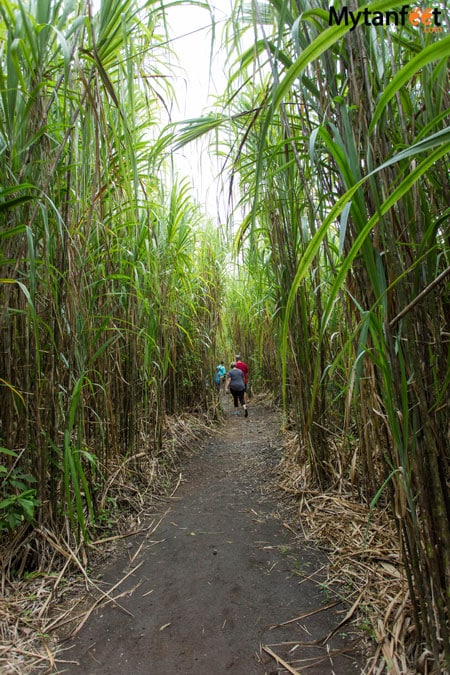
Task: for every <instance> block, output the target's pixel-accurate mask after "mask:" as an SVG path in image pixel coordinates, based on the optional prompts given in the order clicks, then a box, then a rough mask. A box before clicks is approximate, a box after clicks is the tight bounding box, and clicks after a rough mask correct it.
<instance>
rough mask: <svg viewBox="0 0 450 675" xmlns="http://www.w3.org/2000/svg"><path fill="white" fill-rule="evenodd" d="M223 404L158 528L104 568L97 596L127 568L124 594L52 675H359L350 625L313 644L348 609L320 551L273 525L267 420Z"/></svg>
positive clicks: (274, 447)
mask: <svg viewBox="0 0 450 675" xmlns="http://www.w3.org/2000/svg"><path fill="white" fill-rule="evenodd" d="M224 407H225V408H226V417H227V420H226V425H225V427H223V428H222V429H219V430H218V431H216V432H214V434H213V435H212V436H210V437H209V438H207V439H206V441H205V443H204V444H203V446H202V447H201V448H200V449H199V450H198V451H196V452H195V454H194V456H193V457H192V458H191V459H190V460H189V461H188V463H187V467H185V468H184V469H183V481H182V483H181V485H180V487H179V488H178V490H177V491H176V493H175V495H174V497H173V498H172V499H171V500H169V501H168V502H167V504H166V505H165V507H166V510H165V511H164V510H162V513H161V515H162V519H161V522H160V523H159V525H158V527H157V529H156V530H152V533H151V536H148V535H147V537H145V535H142V536H136V537H135V538H133V539H132V540H131V541H130V543H128V547H129V548H128V551H127V552H126V553H125V552H124V553H123V556H122V557H120V558H118V559H116V560H115V562H113V563H112V564H111V565H109V566H108V567H107V568H106V569H105V570H104V574H103V582H104V584H105V585H104V589H106V590H107V589H108V588H113V587H114V584H115V583H116V582H117V581H118V580H119V579H120V578H123V577H124V575H125V574H126V573H127V572H129V571H131V570H134V572H133V573H132V574H130V575H129V576H128V577H127V578H126V580H125V581H123V583H122V584H121V586H120V590H121V592H122V593H123V591H124V589H125V588H128V589H129V590H130V592H129V593H128V594H126V595H124V596H122V597H121V598H120V600H119V601H118V603H117V605H114V604H111V603H110V604H108V605H106V606H103V607H101V608H99V609H98V610H96V612H93V613H92V615H91V616H90V619H89V621H87V622H86V624H85V625H84V627H83V628H82V630H81V631H80V632H79V633H78V634H77V635H76V636H75V638H72V639H69V640H68V641H66V642H65V643H64V644H63V646H62V649H63V651H61V652H59V654H58V658H59V659H63V660H64V661H65V662H66V663H65V664H62V663H60V665H59V666H58V668H59V670H58V671H57V672H59V673H69V674H78V675H80V674H83V675H89V674H92V675H100V674H103V673H104V674H109V675H116V674H117V675H119V674H120V675H128V674H129V675H139V674H143V675H144V674H145V675H178V674H179V675H185V674H186V675H187V674H189V673H192V674H195V675H222V674H226V673H232V674H233V675H264V674H267V675H269V674H275V673H287V672H290V673H296V672H298V673H300V672H302V673H303V672H307V673H308V674H309V675H317V674H323V673H330V674H331V673H335V674H336V675H349V674H351V673H361V672H362V664H363V661H362V660H361V659H358V656H357V654H356V653H355V652H354V651H352V647H353V643H354V641H355V635H352V628H351V626H348V625H346V626H345V627H344V628H343V629H342V630H343V631H344V630H345V632H339V631H337V632H336V634H335V635H334V636H333V637H332V639H331V640H329V641H328V642H327V643H326V644H324V643H323V639H324V638H325V637H326V636H328V635H330V634H331V633H333V631H334V630H335V629H336V628H337V627H338V626H339V624H340V622H341V621H342V620H343V618H344V617H345V615H346V613H347V611H348V607H347V606H346V605H345V603H343V602H342V601H340V599H339V597H336V596H334V595H333V594H332V593H331V592H330V591H329V589H327V588H326V586H325V585H324V580H325V575H324V565H326V558H325V556H324V554H323V553H321V552H319V551H317V550H312V549H311V548H309V547H307V546H306V545H305V544H304V543H302V539H301V536H300V535H298V536H296V535H295V532H294V531H293V529H292V528H291V527H289V526H287V523H286V520H285V518H284V517H283V509H284V506H283V503H282V502H281V501H280V495H279V494H277V493H276V492H275V491H274V487H273V485H274V469H275V466H276V464H277V463H278V461H279V458H280V437H279V432H278V428H279V418H278V416H277V414H276V412H274V411H272V410H270V409H267V408H265V407H263V406H259V405H258V406H249V417H248V418H244V417H243V416H239V417H235V416H233V414H232V409H231V406H230V404H229V402H228V401H225V403H224ZM241 415H242V413H241ZM139 547H140V550H139ZM133 551H134V552H136V553H137V555H136V556H133ZM133 558H134V559H133ZM112 595H114V593H112ZM54 672H55V671H54Z"/></svg>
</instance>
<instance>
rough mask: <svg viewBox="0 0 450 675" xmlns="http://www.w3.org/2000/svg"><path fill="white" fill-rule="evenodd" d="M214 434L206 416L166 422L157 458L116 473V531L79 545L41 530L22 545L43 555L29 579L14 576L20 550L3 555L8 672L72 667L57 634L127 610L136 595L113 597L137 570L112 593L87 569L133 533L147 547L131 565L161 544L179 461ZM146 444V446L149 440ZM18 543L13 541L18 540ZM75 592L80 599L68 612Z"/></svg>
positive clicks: (0, 659) (4, 664) (0, 637)
mask: <svg viewBox="0 0 450 675" xmlns="http://www.w3.org/2000/svg"><path fill="white" fill-rule="evenodd" d="M210 433H211V428H210V426H208V421H207V420H206V418H205V419H199V418H198V417H195V416H193V415H187V414H184V415H182V416H181V417H179V418H167V426H166V431H165V435H164V444H163V451H162V452H161V453H159V454H158V455H157V456H156V457H153V456H150V455H147V454H146V453H139V454H138V455H135V456H134V457H129V458H127V460H125V461H123V462H121V463H120V465H118V466H117V467H116V469H115V470H114V469H112V474H113V475H114V482H111V481H109V483H108V490H107V491H106V489H105V492H104V496H105V500H106V497H108V498H109V499H111V500H112V501H115V503H117V505H118V509H117V512H116V513H115V514H112V516H111V522H110V523H109V526H110V527H113V528H114V530H115V531H116V533H115V534H113V535H108V536H104V537H99V538H97V539H95V540H94V541H91V542H90V543H89V544H86V543H85V544H78V545H76V544H73V543H71V542H70V538H69V536H68V533H67V531H65V532H61V531H60V532H53V531H50V530H49V529H47V528H45V527H41V528H39V529H35V530H34V531H32V532H30V534H29V535H28V536H27V538H26V543H25V544H22V545H23V546H27V547H34V548H36V550H37V551H38V552H39V561H40V569H39V570H36V571H33V572H32V573H30V574H28V575H27V576H26V577H25V578H18V577H13V576H12V574H11V573H10V570H11V569H12V568H13V567H16V565H15V564H13V556H14V555H15V554H16V553H17V550H13V549H10V548H8V547H7V546H5V547H4V548H3V549H2V550H0V561H1V570H2V578H1V583H2V589H3V592H2V596H1V597H0V642H1V645H0V672H1V673H4V674H5V675H16V674H17V675H27V673H32V672H37V671H38V670H39V671H41V670H45V671H49V670H50V669H52V668H54V667H56V666H57V665H60V664H63V663H66V662H65V661H64V660H63V659H61V658H59V653H58V655H55V652H56V637H53V636H54V635H55V631H56V630H61V629H62V628H64V631H65V632H71V634H75V633H76V632H78V631H79V630H80V629H81V627H82V626H83V625H84V623H85V622H86V621H87V620H88V618H89V616H90V615H91V614H92V612H93V611H94V609H95V608H96V607H98V606H99V605H101V604H106V603H109V602H115V603H116V604H118V605H119V607H120V608H121V609H122V610H124V608H123V607H121V606H120V604H119V603H118V600H119V599H120V598H121V597H122V596H123V595H124V594H125V593H129V592H130V591H125V592H124V593H119V594H117V595H114V596H113V595H112V593H113V592H114V590H115V589H116V588H117V587H118V586H120V584H122V583H123V581H125V579H126V578H127V576H129V574H131V573H132V572H129V573H128V574H127V575H125V576H124V577H123V578H122V579H121V580H120V581H119V582H118V583H117V584H116V585H115V586H114V587H113V588H110V589H108V590H107V591H105V590H103V589H102V588H100V586H99V584H97V583H96V582H95V581H94V580H93V579H92V578H91V577H90V576H89V575H88V573H87V571H86V568H87V566H88V564H89V565H90V566H93V567H95V566H98V565H100V564H101V563H102V561H103V560H104V559H105V558H106V557H110V555H111V553H114V550H115V548H114V547H116V546H117V544H118V543H120V541H122V540H123V539H125V538H127V537H129V536H132V535H136V534H139V533H144V532H145V533H146V534H145V542H142V543H141V545H140V547H138V549H137V551H136V552H135V553H134V555H133V556H132V557H131V562H133V561H134V560H135V559H136V556H137V554H138V552H139V550H141V548H142V547H143V546H147V545H153V544H155V543H159V542H154V541H152V540H151V537H152V535H153V534H154V532H155V531H156V530H157V529H158V527H159V524H160V523H161V520H162V519H163V517H164V515H161V502H163V503H164V502H167V500H170V499H173V495H174V494H175V492H176V490H177V489H178V487H179V485H180V483H181V475H180V472H179V462H180V457H181V456H182V455H184V456H186V455H189V454H191V453H192V448H193V447H195V444H196V442H198V440H199V439H200V438H204V437H205V435H207V434H210ZM143 446H144V447H145V446H146V443H145V442H143ZM157 503H158V507H157V508H156V507H155V506H154V505H155V504H157ZM113 516H114V521H113V520H112V518H113ZM103 531H104V530H103ZM100 533H101V530H100ZM11 541H12V542H13V543H14V541H15V539H12V540H11ZM22 541H23V535H22ZM16 548H17V547H16ZM24 558H25V556H24ZM19 565H20V563H19ZM16 568H17V567H16ZM136 569H137V567H135V568H134V570H133V571H135V570H136ZM86 590H88V591H89V593H91V592H92V591H94V598H93V599H92V597H90V599H89V602H90V604H89V607H88V608H87V609H86V608H85V607H82V605H83V603H84V601H85V600H86ZM69 594H70V595H71V597H72V598H74V600H73V602H72V604H71V606H70V607H67V604H68V599H69ZM124 611H125V610H124Z"/></svg>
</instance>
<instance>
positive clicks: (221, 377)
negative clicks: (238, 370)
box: [215, 361, 227, 394]
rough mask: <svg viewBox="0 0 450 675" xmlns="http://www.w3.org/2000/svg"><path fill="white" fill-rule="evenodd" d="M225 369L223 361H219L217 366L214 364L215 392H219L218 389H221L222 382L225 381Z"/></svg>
mask: <svg viewBox="0 0 450 675" xmlns="http://www.w3.org/2000/svg"><path fill="white" fill-rule="evenodd" d="M226 372H227V369H226V368H225V366H224V364H223V361H221V362H220V363H219V365H218V366H216V377H215V380H216V387H217V393H218V394H219V393H220V390H221V389H222V384H223V383H224V382H225V375H226Z"/></svg>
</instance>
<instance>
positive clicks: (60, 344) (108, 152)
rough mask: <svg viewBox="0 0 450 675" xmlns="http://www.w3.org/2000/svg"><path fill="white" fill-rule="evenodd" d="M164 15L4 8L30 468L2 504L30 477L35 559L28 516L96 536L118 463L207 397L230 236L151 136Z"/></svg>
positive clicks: (18, 431) (42, 6) (13, 254)
mask: <svg viewBox="0 0 450 675" xmlns="http://www.w3.org/2000/svg"><path fill="white" fill-rule="evenodd" d="M161 11H162V9H161V6H160V4H159V3H154V2H152V1H149V2H145V3H136V2H132V1H130V0H103V2H102V3H101V5H100V10H99V12H98V13H97V14H92V7H91V5H90V3H87V2H86V3H84V2H80V3H77V4H76V5H72V4H67V3H62V2H55V1H52V0H44V1H41V0H39V1H37V0H36V1H34V0H29V1H19V2H17V3H12V2H8V1H6V2H4V3H2V5H1V7H0V21H1V23H0V40H1V43H0V152H1V156H2V161H1V163H0V209H1V211H0V217H1V226H0V245H1V260H0V265H1V271H0V345H1V348H0V373H1V380H0V385H1V386H0V418H1V433H0V445H2V446H4V447H5V448H6V451H5V452H4V453H3V454H2V463H3V462H4V463H3V465H2V466H3V468H4V469H5V471H6V472H7V475H8V476H10V477H11V476H12V474H11V471H12V470H13V469H14V470H15V471H16V472H17V471H18V465H17V461H16V459H15V458H16V457H17V454H18V452H20V471H21V473H22V474H23V475H29V476H30V481H31V482H30V484H29V485H28V484H25V483H24V485H23V487H20V486H19V484H18V483H17V481H16V482H15V483H14V482H13V481H12V480H9V481H8V482H6V483H5V484H4V485H3V487H2V490H3V492H2V495H1V496H2V499H3V498H5V499H6V501H2V499H0V502H1V503H2V508H1V509H0V516H1V517H2V524H3V525H4V527H5V529H6V530H7V529H8V523H9V524H11V523H12V522H13V521H12V520H9V521H8V520H7V518H6V516H7V515H8V513H9V512H11V511H12V510H13V509H14V504H16V509H17V510H19V506H20V505H19V506H17V504H18V502H17V499H16V498H17V497H19V496H20V494H22V493H23V495H25V497H23V500H22V502H21V504H22V506H23V507H24V508H25V507H28V503H27V502H26V501H25V498H26V496H27V495H28V496H29V495H30V492H29V491H30V490H31V495H32V500H31V506H30V507H29V508H28V511H27V512H26V514H25V515H27V516H31V517H27V518H24V517H23V513H18V518H17V519H16V520H15V521H14V528H10V529H14V530H15V532H14V533H13V534H11V536H14V537H16V539H15V541H16V542H17V546H16V550H15V551H14V552H13V558H14V560H15V561H16V562H14V561H13V562H12V563H11V564H12V565H15V564H18V563H17V561H18V560H20V561H21V563H20V565H21V568H22V569H27V568H31V567H33V566H34V565H37V564H39V561H38V560H37V559H36V558H35V557H34V555H33V553H32V549H33V547H30V546H25V545H23V542H24V541H25V540H26V539H27V538H28V540H29V538H30V532H32V531H33V529H32V528H33V525H34V526H38V527H39V526H40V525H44V524H45V526H46V527H56V528H60V527H62V523H64V522H65V520H66V519H67V520H68V521H69V522H70V526H71V530H72V534H73V535H74V536H77V537H78V538H79V539H80V541H84V540H85V539H86V538H89V532H90V527H91V524H92V522H93V521H95V519H96V518H97V517H98V515H99V509H100V508H101V505H100V502H99V500H100V497H101V496H102V494H103V486H105V485H107V484H108V481H109V473H108V472H109V470H110V467H112V466H116V465H117V463H118V462H120V461H121V460H122V459H124V458H127V459H128V461H129V464H128V465H129V466H132V458H133V456H134V455H136V454H138V453H141V452H142V451H144V452H147V453H148V454H150V455H153V454H155V455H156V454H157V453H158V452H159V450H160V448H161V443H162V437H163V434H164V429H165V418H166V415H167V414H173V413H178V412H180V411H181V410H184V409H187V408H189V409H191V410H194V409H197V410H201V411H206V404H207V400H208V396H209V390H207V388H206V376H207V374H209V372H213V368H214V365H215V364H214V358H215V354H214V341H215V337H214V336H215V329H216V325H217V324H218V308H219V304H220V302H221V296H222V266H221V262H220V261H221V259H222V256H223V253H222V249H223V245H222V243H221V241H220V239H219V238H218V236H217V234H216V232H215V231H214V229H213V228H212V227H211V226H210V225H208V223H207V222H206V221H205V218H204V216H203V215H202V214H201V212H200V210H199V207H198V205H197V204H195V202H194V200H193V199H192V197H191V195H190V192H189V186H188V184H187V183H186V181H183V180H177V179H176V178H174V177H173V176H172V174H171V170H170V166H166V167H165V166H164V164H163V163H162V161H161V160H162V157H161V156H160V155H159V153H158V149H157V143H156V141H155V140H154V139H153V136H155V137H156V133H155V134H152V126H155V125H157V124H159V122H160V111H161V108H162V103H163V102H164V101H165V100H168V99H169V98H170V96H171V95H172V93H171V86H170V82H171V73H170V70H168V68H167V67H166V65H165V60H166V59H165V47H164V46H163V45H162V42H163V34H162V33H161V29H160V26H162V25H163V24H162V22H161ZM14 452H15V454H13V453H14ZM130 461H131V464H130ZM33 477H34V479H35V481H36V482H33V481H32V478H33ZM19 493H20V494H19ZM23 495H22V496H23ZM12 497H14V499H15V501H14V500H13V501H14V504H13V501H11V499H12ZM8 500H9V501H8ZM20 508H22V507H20ZM3 516H5V518H3ZM30 521H31V522H30ZM16 526H18V529H17V527H16ZM36 532H37V530H36ZM3 536H4V537H7V532H5V533H4V534H3ZM37 548H38V547H37V546H36V547H35V549H36V551H37Z"/></svg>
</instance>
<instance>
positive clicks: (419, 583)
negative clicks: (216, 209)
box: [180, 0, 450, 670]
mask: <svg viewBox="0 0 450 675" xmlns="http://www.w3.org/2000/svg"><path fill="white" fill-rule="evenodd" d="M358 4H359V5H361V6H360V7H359V9H363V7H362V3H358ZM399 5H401V3H398V2H392V1H389V2H385V1H384V0H379V1H377V2H374V3H371V4H370V5H368V8H369V10H370V11H371V12H374V11H378V12H385V11H387V10H392V9H394V8H395V7H398V6H399ZM337 9H339V6H337ZM439 9H440V10H441V11H442V13H443V14H442V16H443V17H444V28H443V31H442V33H441V32H434V33H433V32H425V31H424V30H423V27H419V28H418V27H414V26H412V25H410V24H409V23H408V22H407V23H406V25H405V26H404V27H401V26H399V27H398V28H389V27H386V26H379V27H376V26H367V27H364V26H363V27H359V28H358V29H356V30H350V28H351V24H350V25H348V26H345V25H344V23H342V24H341V25H335V26H333V25H331V26H329V25H328V23H329V22H328V6H327V5H326V3H320V2H316V1H313V2H311V1H309V0H308V1H306V0H305V1H303V2H290V1H289V0H283V1H282V2H270V1H269V2H265V3H259V2H252V3H240V2H237V3H235V14H234V17H233V22H232V24H230V25H231V27H232V28H231V29H232V30H233V31H234V38H233V41H231V40H230V44H232V47H231V50H235V49H236V45H239V42H240V39H241V40H242V42H243V43H245V44H247V49H246V50H243V51H242V53H241V57H240V59H238V60H237V64H236V68H235V71H234V72H233V73H232V75H231V77H230V90H229V92H228V93H227V95H225V96H224V98H223V102H222V103H223V110H222V111H221V113H220V115H217V116H211V117H210V118H209V120H208V119H200V120H198V121H197V122H191V125H190V128H189V129H184V133H183V134H182V135H181V136H180V142H184V141H187V140H189V138H190V137H194V136H195V135H197V134H199V133H204V132H205V131H206V130H207V129H208V128H217V125H218V124H220V125H222V126H223V127H224V128H225V127H226V128H228V129H229V131H230V145H229V156H230V162H232V167H233V170H234V173H235V180H239V183H240V193H241V195H242V198H241V204H240V206H241V209H243V210H244V211H245V212H246V213H248V216H247V217H245V218H244V219H243V221H242V224H241V227H240V228H239V231H238V233H237V237H236V239H237V244H238V247H239V251H240V255H241V256H242V259H243V261H244V265H246V267H247V272H245V273H244V274H243V276H244V277H247V276H249V277H252V278H253V277H255V276H256V278H257V279H258V283H257V284H256V285H253V289H254V291H255V292H256V296H255V297H254V298H253V301H252V307H253V308H254V309H255V312H254V314H253V315H252V318H251V322H252V325H253V326H256V328H255V331H256V332H258V333H259V334H261V335H263V334H264V333H265V332H268V331H271V334H272V335H273V337H274V340H275V343H276V345H277V349H276V354H277V361H276V366H275V368H272V370H271V371H269V372H274V373H275V377H274V386H277V385H278V373H281V383H280V393H281V395H282V399H283V403H284V409H285V413H286V416H287V417H288V418H289V419H291V420H292V421H293V422H294V424H295V425H296V426H297V428H298V431H299V438H300V442H301V443H302V445H304V446H305V447H306V449H307V455H308V458H309V465H310V470H311V473H312V476H313V477H314V479H315V480H316V482H317V483H318V484H319V485H320V486H321V487H322V488H323V489H326V488H327V487H328V486H329V485H330V484H331V483H333V482H334V481H335V479H336V476H338V477H340V478H341V479H344V480H345V479H346V478H347V477H349V476H348V474H346V473H343V471H345V468H347V470H348V471H350V470H352V479H353V485H354V487H355V488H356V489H357V491H358V493H359V494H360V495H361V497H362V498H363V499H365V500H366V501H367V503H372V504H375V503H376V502H377V503H380V500H381V501H382V502H383V503H385V501H390V503H391V507H392V518H393V519H394V520H395V522H396V523H397V526H398V532H399V546H400V548H401V550H402V555H403V557H404V562H405V568H406V574H407V578H408V581H409V588H410V594H411V601H412V603H413V606H414V618H415V629H416V637H417V644H420V643H421V642H423V643H425V644H426V645H427V646H428V648H429V649H430V650H431V651H432V652H433V654H434V659H435V664H436V668H438V669H439V667H440V666H439V664H441V667H442V668H444V670H445V669H448V667H449V664H450V641H449V638H450V634H449V630H448V612H449V605H448V602H449V597H450V585H449V582H450V577H449V573H448V571H449V569H450V565H449V555H450V539H449V534H448V533H449V532H450V527H449V525H450V504H449V496H448V484H449V479H450V466H449V461H448V427H447V425H448V412H449V410H448V385H449V361H448V334H449V323H448V321H449V320H448V317H449V312H448V307H449V296H448V279H449V274H450V272H449V270H450V268H449V253H450V251H449V238H448V231H449V230H448V223H449V217H450V212H449V209H448V203H449V194H448V191H449V184H448V164H447V161H448V152H449V150H450V138H449V131H448V128H446V127H445V124H446V120H448V114H449V104H450V99H449V95H448V91H449V89H448V70H447V68H446V64H447V63H448V57H449V54H450V37H449V36H448V35H447V33H446V32H445V31H446V30H448V17H446V15H445V7H444V5H441V4H439ZM249 45H250V46H249ZM231 53H235V52H234V51H232V52H231ZM236 137H237V140H236ZM258 289H259V291H258ZM266 289H269V290H268V292H266ZM258 296H259V297H258ZM267 300H268V304H267ZM246 318H247V317H246ZM246 318H245V319H243V320H241V319H240V320H238V326H237V327H236V335H238V336H239V338H238V339H240V331H242V326H243V321H244V322H245V321H246ZM259 361H260V363H261V362H262V354H261V357H260V359H259ZM339 432H340V433H341V435H342V444H341V449H340V451H339V455H336V450H335V449H334V444H333V445H331V444H329V443H328V442H327V441H328V437H329V434H330V433H333V434H336V433H339ZM349 434H351V435H352V436H354V437H356V439H357V448H356V451H355V449H354V448H353V447H351V449H350V452H351V454H350V455H349V454H348V453H349V444H348V443H347V442H346V440H345V436H346V435H349ZM381 486H384V489H383V490H380V487H381ZM444 663H445V664H446V665H443V664H444Z"/></svg>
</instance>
